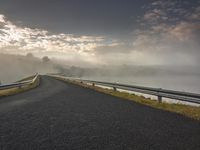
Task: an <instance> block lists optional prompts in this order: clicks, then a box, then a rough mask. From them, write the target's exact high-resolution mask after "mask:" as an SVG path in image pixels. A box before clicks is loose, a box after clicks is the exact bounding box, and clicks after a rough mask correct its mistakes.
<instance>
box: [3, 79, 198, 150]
mask: <svg viewBox="0 0 200 150" xmlns="http://www.w3.org/2000/svg"><path fill="white" fill-rule="evenodd" d="M55 149H56V150H60V149H63V150H89V149H91V150H96V149H97V150H199V149H200V123H199V122H198V121H194V120H192V119H189V118H186V117H183V116H181V115H177V114H175V113H170V112H166V111H162V110H157V109H153V108H150V107H147V106H144V105H140V104H137V103H134V102H131V101H126V100H123V99H120V98H116V97H112V96H109V95H106V94H103V93H98V92H95V91H93V90H90V89H86V88H82V87H79V86H76V85H72V84H66V83H64V82H62V81H58V80H56V79H53V78H50V77H46V76H43V77H42V79H41V85H40V86H39V87H37V88H36V89H33V90H30V91H27V92H25V93H21V94H18V95H15V96H9V97H4V98H0V150H55Z"/></svg>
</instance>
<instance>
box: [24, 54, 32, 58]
mask: <svg viewBox="0 0 200 150" xmlns="http://www.w3.org/2000/svg"><path fill="white" fill-rule="evenodd" d="M26 57H28V58H33V57H34V55H33V54H32V53H27V54H26Z"/></svg>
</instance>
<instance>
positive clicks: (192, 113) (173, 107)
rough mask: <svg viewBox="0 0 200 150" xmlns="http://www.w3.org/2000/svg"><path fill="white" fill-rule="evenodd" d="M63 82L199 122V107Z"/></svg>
mask: <svg viewBox="0 0 200 150" xmlns="http://www.w3.org/2000/svg"><path fill="white" fill-rule="evenodd" d="M57 79H60V80H64V79H61V78H57ZM64 81H66V82H70V83H73V84H76V85H80V86H82V87H85V88H90V89H93V90H95V91H98V92H103V93H105V94H109V95H112V96H116V97H120V98H122V99H124V100H131V101H135V102H137V103H140V104H144V105H148V106H150V107H153V108H157V109H162V110H166V111H171V112H175V113H178V114H182V115H184V116H187V117H190V118H193V119H195V120H199V121H200V107H195V106H189V105H184V104H170V103H165V102H163V103H158V101H157V100H152V99H150V98H145V97H143V96H138V95H135V94H130V93H127V92H120V91H114V90H112V89H106V88H101V87H97V86H92V85H88V84H84V83H81V82H77V81H71V80H64Z"/></svg>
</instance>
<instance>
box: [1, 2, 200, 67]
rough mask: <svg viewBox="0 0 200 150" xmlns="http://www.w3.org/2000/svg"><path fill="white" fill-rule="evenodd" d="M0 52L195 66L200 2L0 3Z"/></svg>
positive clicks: (84, 61)
mask: <svg viewBox="0 0 200 150" xmlns="http://www.w3.org/2000/svg"><path fill="white" fill-rule="evenodd" d="M0 53H7V54H22V55H26V54H27V53H33V54H34V55H35V56H38V57H42V56H45V55H47V56H49V57H53V58H56V59H59V60H67V61H69V62H71V63H72V64H78V65H89V64H92V65H124V64H126V65H172V66H174V65H192V66H196V65H199V64H200V1H198V0H0ZM0 61H1V60H0Z"/></svg>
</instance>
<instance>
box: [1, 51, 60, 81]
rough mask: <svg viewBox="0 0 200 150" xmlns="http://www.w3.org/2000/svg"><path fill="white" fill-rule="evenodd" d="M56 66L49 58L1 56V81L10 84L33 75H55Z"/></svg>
mask: <svg viewBox="0 0 200 150" xmlns="http://www.w3.org/2000/svg"><path fill="white" fill-rule="evenodd" d="M56 71H57V70H56V69H55V64H53V63H52V62H51V61H50V60H48V57H46V59H45V58H44V59H43V60H42V59H39V58H36V57H34V56H33V55H31V54H29V55H27V56H21V55H9V54H0V81H1V82H2V83H10V82H15V81H17V80H20V79H22V78H24V77H27V76H31V75H33V74H36V73H39V74H46V73H55V72H56Z"/></svg>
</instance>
